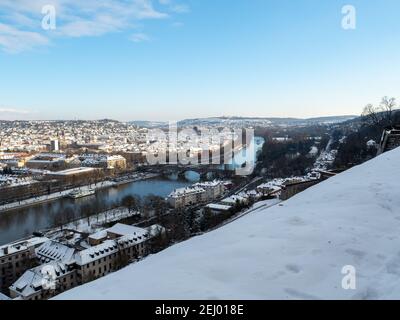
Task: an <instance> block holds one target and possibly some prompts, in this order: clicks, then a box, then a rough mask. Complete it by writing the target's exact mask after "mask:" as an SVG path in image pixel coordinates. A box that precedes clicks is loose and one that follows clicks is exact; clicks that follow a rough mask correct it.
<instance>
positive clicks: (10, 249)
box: [0, 237, 49, 257]
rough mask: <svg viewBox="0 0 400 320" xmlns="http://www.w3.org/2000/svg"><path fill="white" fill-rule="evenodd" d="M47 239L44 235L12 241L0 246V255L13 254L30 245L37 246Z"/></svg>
mask: <svg viewBox="0 0 400 320" xmlns="http://www.w3.org/2000/svg"><path fill="white" fill-rule="evenodd" d="M46 241H49V239H48V238H45V237H35V238H30V239H27V240H22V241H17V242H14V243H10V244H6V245H3V246H1V247H0V257H3V256H5V255H8V254H14V253H17V252H20V251H23V250H26V249H28V248H30V247H37V246H40V245H41V244H43V243H45V242H46Z"/></svg>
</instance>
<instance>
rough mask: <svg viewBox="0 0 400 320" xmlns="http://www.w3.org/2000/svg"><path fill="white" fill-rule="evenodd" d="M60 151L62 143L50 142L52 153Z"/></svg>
mask: <svg viewBox="0 0 400 320" xmlns="http://www.w3.org/2000/svg"><path fill="white" fill-rule="evenodd" d="M59 150H60V143H59V141H58V140H57V139H55V140H51V141H50V151H51V152H57V151H59Z"/></svg>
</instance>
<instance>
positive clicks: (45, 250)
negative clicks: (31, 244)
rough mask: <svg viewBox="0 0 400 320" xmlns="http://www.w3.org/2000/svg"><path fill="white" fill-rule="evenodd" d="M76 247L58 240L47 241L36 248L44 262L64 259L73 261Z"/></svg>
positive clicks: (68, 261) (66, 261)
mask: <svg viewBox="0 0 400 320" xmlns="http://www.w3.org/2000/svg"><path fill="white" fill-rule="evenodd" d="M75 251H76V250H75V249H73V248H70V247H68V246H66V245H64V244H61V243H59V242H56V241H47V242H45V243H43V244H42V245H41V246H40V247H39V248H37V249H36V255H37V256H38V257H39V259H40V260H41V261H42V263H46V262H50V261H62V262H64V263H70V262H72V261H73V256H74V253H75Z"/></svg>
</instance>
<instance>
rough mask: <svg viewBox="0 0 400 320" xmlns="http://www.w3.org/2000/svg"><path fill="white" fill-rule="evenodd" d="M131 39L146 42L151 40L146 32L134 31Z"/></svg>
mask: <svg viewBox="0 0 400 320" xmlns="http://www.w3.org/2000/svg"><path fill="white" fill-rule="evenodd" d="M130 40H131V41H133V42H144V41H150V38H149V36H148V35H146V34H144V33H134V34H133V35H131V37H130Z"/></svg>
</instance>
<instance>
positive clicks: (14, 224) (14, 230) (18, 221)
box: [0, 179, 196, 245]
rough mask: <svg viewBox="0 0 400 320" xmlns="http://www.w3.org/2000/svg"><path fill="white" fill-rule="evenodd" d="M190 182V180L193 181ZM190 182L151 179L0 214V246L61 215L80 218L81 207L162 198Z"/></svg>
mask: <svg viewBox="0 0 400 320" xmlns="http://www.w3.org/2000/svg"><path fill="white" fill-rule="evenodd" d="M195 180H196V179H194V180H193V181H195ZM193 181H178V180H172V179H151V180H143V181H137V182H131V183H128V184H124V185H120V186H118V187H110V188H107V189H102V190H99V191H97V193H96V195H94V196H90V197H86V198H81V199H76V200H72V199H68V198H62V199H57V200H55V201H52V202H46V203H41V204H37V205H33V206H31V207H26V208H21V209H16V210H13V211H7V212H3V213H0V245H2V244H5V243H8V242H11V241H15V240H18V239H21V238H24V237H26V236H29V235H30V234H32V232H34V231H37V230H42V229H46V228H51V227H53V226H54V225H55V224H56V223H57V221H59V220H60V219H61V218H62V216H65V215H67V214H68V215H72V217H73V218H74V219H78V218H81V217H84V211H85V208H88V207H90V206H97V207H100V208H104V209H106V208H110V207H111V206H112V205H113V204H115V203H118V202H120V201H121V200H122V199H123V198H124V197H125V196H126V195H137V196H140V197H144V196H147V195H150V194H153V195H157V196H161V197H166V196H167V195H168V194H169V193H171V191H173V190H174V189H176V188H181V187H185V186H188V185H190V184H192V183H193Z"/></svg>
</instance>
